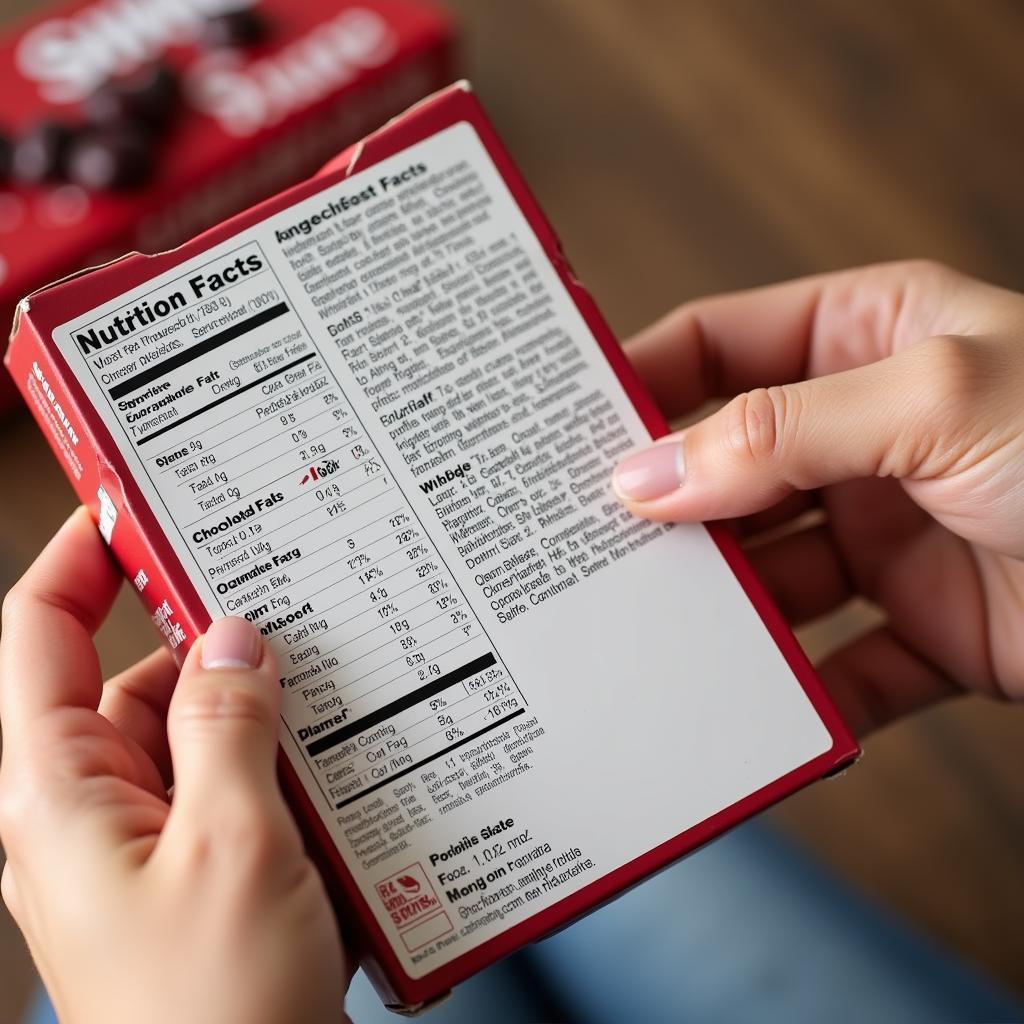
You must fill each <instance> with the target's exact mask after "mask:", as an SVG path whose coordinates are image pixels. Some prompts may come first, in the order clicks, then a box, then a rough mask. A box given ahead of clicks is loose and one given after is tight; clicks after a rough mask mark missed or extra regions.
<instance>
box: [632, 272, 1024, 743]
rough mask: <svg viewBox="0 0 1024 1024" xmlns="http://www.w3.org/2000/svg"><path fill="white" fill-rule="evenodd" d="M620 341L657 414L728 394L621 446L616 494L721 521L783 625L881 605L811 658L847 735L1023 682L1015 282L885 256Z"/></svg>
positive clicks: (1022, 325)
mask: <svg viewBox="0 0 1024 1024" xmlns="http://www.w3.org/2000/svg"><path fill="white" fill-rule="evenodd" d="M627 351H628V354H629V357H630V359H631V360H632V362H633V364H634V366H635V367H636V369H637V370H638V372H639V374H640V376H641V378H642V379H643V380H644V381H645V382H646V384H647V386H648V387H649V389H650V390H651V392H652V394H653V395H654V397H655V399H656V401H657V402H658V404H659V405H660V406H661V409H662V411H663V412H664V413H665V415H666V417H667V418H669V419H673V418H677V417H679V416H681V415H683V414H684V413H687V412H689V411H691V410H693V409H695V408H696V407H698V406H699V405H700V404H701V403H702V402H704V401H705V400H707V399H709V398H714V397H731V398H732V401H730V402H729V403H728V404H727V405H725V406H724V407H723V408H722V409H720V410H719V411H717V412H715V413H714V414H712V415H711V416H709V417H707V418H706V419H704V420H702V421H700V422H699V423H697V424H696V425H694V426H691V427H689V428H687V429H686V430H683V431H681V432H679V433H677V434H673V435H670V436H669V437H666V438H662V439H661V440H660V441H658V442H657V443H656V444H655V445H654V446H653V447H651V448H648V449H646V450H644V451H642V452H639V453H635V454H633V455H631V456H629V457H627V458H626V459H624V460H623V461H622V462H621V463H620V464H619V466H618V467H617V469H616V473H615V487H616V491H617V493H618V495H619V497H620V498H621V500H622V501H623V502H624V503H625V505H626V506H627V507H628V508H629V509H630V510H631V511H633V512H634V513H636V514H637V515H639V516H643V517H645V518H648V519H654V520H659V521H673V522H683V521H697V520H708V519H737V520H738V526H739V530H740V532H741V534H742V535H743V537H744V538H745V540H746V543H747V545H748V547H749V548H750V550H749V554H750V557H751V558H752V560H753V562H754V565H755V567H756V568H757V569H758V570H759V571H760V573H761V575H762V578H763V579H764V580H765V582H766V583H767V585H768V587H769V589H770V590H771V591H772V592H773V593H774V595H775V597H776V599H777V601H778V603H779V605H780V607H781V608H782V610H783V612H784V613H785V614H786V615H787V616H788V618H789V619H790V621H791V622H792V623H793V624H794V625H799V624H801V623H804V622H807V621H808V620H811V619H815V618H817V617H818V616H821V615H824V614H826V613H827V612H830V611H832V610H833V609H835V608H837V607H838V606H840V605H841V604H843V603H844V602H845V601H846V600H847V599H849V598H851V597H853V596H856V595H863V596H865V597H867V598H869V599H870V600H872V601H873V602H875V603H876V604H877V605H878V606H880V607H881V608H882V609H883V610H884V612H885V613H886V615H887V619H888V621H887V623H886V624H885V625H883V626H881V627H880V628H878V629H876V630H874V631H873V632H870V633H868V634H867V635H866V636H864V637H862V638H860V639H859V640H856V641H855V642H853V643H851V644H850V645H849V646H847V647H845V648H843V649H841V650H839V651H837V652H836V653H834V654H833V655H832V656H831V657H830V658H829V659H828V660H827V661H825V662H824V664H823V665H822V666H821V673H822V676H823V678H824V680H825V682H826V684H827V685H828V686H829V688H830V689H831V690H832V692H833V694H834V696H835V698H836V700H837V701H838V703H839V704H840V706H841V708H842V710H843V711H844V712H845V714H846V716H847V719H848V721H850V723H851V724H852V726H853V727H854V728H856V729H857V730H859V731H860V732H861V733H863V732H866V731H868V730H870V729H871V728H872V727H874V726H878V725H881V724H883V723H885V722H887V721H889V720H891V719H892V718H894V717H896V716H898V715H901V714H904V713H906V712H909V711H912V710H914V709H916V708H919V707H922V706H924V705H926V704H928V703H930V702H931V701H934V700H936V699H938V698H941V697H944V696H947V695H950V694H952V693H955V692H958V691H960V690H961V689H967V690H973V691H977V692H980V693H986V694H991V695H993V696H1003V697H1013V698H1022V697H1024V630H1022V628H1021V623H1022V622H1024V562H1022V561H1021V559H1022V557H1024V296H1021V295H1018V294H1016V293H1014V292H1009V291H1005V290H1002V289H1000V288H995V287H993V286H991V285H987V284H983V283H982V282H980V281H975V280H973V279H971V278H968V277H965V276H963V275H961V274H958V273H956V272H954V271H952V270H949V269H947V268H945V267H941V266H938V265H935V264H931V263H925V262H912V263H895V264H889V265H883V266H877V267H869V268H867V269H863V270H851V271H846V272H843V273H838V274H828V275H824V276H821V277H814V278H808V279H806V280H801V281H795V282H792V283H789V284H782V285H777V286H774V287H769V288H761V289H758V290H755V291H750V292H744V293H741V294H736V295H727V296H721V297H717V298H710V299H702V300H699V301H696V302H692V303H689V304H687V305H684V306H682V307H680V308H679V309H677V310H676V311H675V312H673V313H670V314H669V315H668V316H667V317H665V318H664V319H662V320H661V321H659V322H658V323H656V324H654V325H653V326H652V327H650V328H648V329H647V330H646V331H644V332H643V333H641V334H640V336H639V337H637V338H635V339H633V341H632V342H631V343H629V344H628V345H627ZM811 507H819V508H820V509H821V510H823V512H824V517H823V519H822V520H820V521H818V522H816V523H815V524H814V525H810V526H802V525H801V524H800V523H795V524H794V520H795V519H796V518H797V517H798V516H800V515H802V514H803V513H804V512H806V511H807V510H808V509H810V508H811ZM787 524H793V525H795V527H796V528H795V529H788V530H787V528H786V527H787Z"/></svg>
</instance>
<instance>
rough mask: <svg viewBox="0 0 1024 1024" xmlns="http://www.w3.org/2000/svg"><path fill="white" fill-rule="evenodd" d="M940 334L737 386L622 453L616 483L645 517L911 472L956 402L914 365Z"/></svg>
mask: <svg viewBox="0 0 1024 1024" xmlns="http://www.w3.org/2000/svg"><path fill="white" fill-rule="evenodd" d="M944 340H946V339H934V340H933V341H931V342H929V344H927V345H921V346H914V348H912V349H907V350H905V351H904V352H901V353H900V354H898V355H895V356H890V357H889V358H887V359H882V360H879V361H878V362H875V363H869V364H868V365H866V366H861V367H858V368H856V369H853V370H848V371H845V372H843V373H835V374H831V375H829V376H826V377H818V378H816V379H813V380H807V381H800V382H798V383H795V384H785V385H782V386H780V387H770V388H758V389H756V390H754V391H749V392H747V393H745V394H742V395H739V396H737V397H736V398H734V399H733V400H732V401H731V402H729V403H728V405H726V406H724V407H723V408H721V409H719V410H718V411H717V412H715V413H713V414H712V415H711V416H709V417H708V418H707V419H705V420H702V421H701V422H699V423H697V424H695V425H694V426H692V427H689V428H687V429H686V430H683V431H681V432H679V433H677V434H673V435H670V436H668V437H666V438H663V439H662V440H660V441H659V442H658V443H657V444H655V445H653V446H652V447H650V448H647V449H645V450H643V451H640V452H637V453H635V454H633V455H630V456H628V457H627V458H625V459H624V460H623V461H622V462H620V463H619V465H618V466H617V467H616V469H615V473H614V477H613V485H614V488H615V492H616V494H617V495H618V497H619V499H620V500H621V501H622V502H623V503H624V504H625V505H626V506H627V507H628V508H629V509H630V510H631V511H633V512H634V513H636V514H637V515H640V516H643V517H645V518H647V519H655V520H659V521H663V522H670V521H686V520H705V519H724V518H732V517H736V516H744V515H749V514H751V513H753V512H758V511H760V510H761V509H764V508H767V507H769V506H770V505H774V504H775V503H776V502H778V501H779V500H781V499H782V498H783V497H785V495H786V494H787V493H789V492H790V491H793V490H810V489H812V488H817V487H824V486H827V485H828V484H834V483H839V482H840V481H843V480H852V479H855V478H859V477H868V476H876V475H877V476H896V477H905V476H909V475H911V474H912V473H915V472H920V471H921V470H922V468H923V467H924V465H925V463H926V462H927V460H928V458H929V455H930V453H931V452H933V451H935V450H937V449H938V444H937V434H936V429H935V428H936V426H937V421H938V417H940V416H947V417H948V414H949V413H951V412H952V413H956V412H957V410H958V409H959V410H960V411H962V405H959V406H956V407H955V406H954V404H953V403H951V402H950V401H949V399H950V398H953V397H955V396H954V395H953V394H952V392H953V390H954V389H953V388H949V387H945V388H943V386H941V384H940V385H938V386H937V385H936V383H935V377H934V376H933V375H930V374H929V372H928V370H929V367H928V366H925V365H923V363H924V361H925V360H927V361H928V362H934V361H935V358H936V354H937V350H938V349H940V348H943V345H942V344H941V342H942V341H944ZM950 340H951V341H952V340H953V339H950ZM933 345H934V346H935V348H934V349H932V346H933ZM929 349H931V351H928V350H929ZM943 392H944V393H945V398H943Z"/></svg>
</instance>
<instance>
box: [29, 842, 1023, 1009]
mask: <svg viewBox="0 0 1024 1024" xmlns="http://www.w3.org/2000/svg"><path fill="white" fill-rule="evenodd" d="M348 1010H349V1014H350V1015H351V1017H352V1019H353V1021H355V1024H385V1022H388V1024H393V1022H394V1021H395V1020H396V1019H397V1018H396V1017H395V1016H394V1015H392V1014H390V1013H389V1012H388V1011H386V1010H385V1009H384V1008H383V1007H382V1006H381V1005H380V1001H379V1000H378V998H377V996H376V995H375V994H374V992H373V991H372V989H371V988H370V986H369V983H368V982H367V981H366V979H365V978H364V977H363V975H362V974H360V975H358V976H357V978H356V980H355V981H354V982H353V984H352V990H351V992H350V994H349V999H348ZM33 1014H34V1015H33V1016H31V1017H30V1022H31V1024H44V1022H52V1020H53V1017H52V1011H51V1010H50V1009H49V1007H48V1005H47V1004H46V1002H45V998H44V997H42V996H41V997H40V999H39V1000H38V1001H37V1005H36V1006H35V1008H34V1010H33ZM424 1019H425V1020H426V1021H428V1022H429V1024H532V1022H537V1021H548V1022H551V1021H566V1022H574V1024H623V1022H633V1021H636V1022H643V1024H660V1022H666V1024H669V1022H671V1024H678V1022H683V1021H685V1022H687V1024H720V1022H723V1021H728V1022H729V1024H746V1022H751V1024H753V1022H756V1024H804V1022H807V1024H812V1022H814V1024H816V1022H818V1021H822V1020H828V1021H829V1022H830V1024H845V1022H847V1021H849V1022H863V1021H885V1022H888V1021H894V1022H895V1021H898V1022H900V1024H937V1022H948V1021H991V1022H995V1021H1024V1003H1022V1002H1020V1001H1018V1000H1017V999H1015V998H1014V997H1013V996H1012V995H1011V994H1010V993H1008V992H1006V991H1005V990H1002V989H1001V988H1000V987H999V986H998V985H996V984H995V983H994V982H993V981H991V980H990V979H988V978H985V977H983V976H982V975H981V973H980V972H978V971H976V970H974V969H972V968H970V967H968V966H966V965H965V964H963V963H962V962H960V961H958V960H957V959H955V958H954V957H953V956H952V955H950V953H949V952H948V951H946V950H943V949H941V948H940V947H938V945H936V944H935V943H934V942H932V941H930V940H929V939H927V938H925V937H923V936H922V935H920V934H919V933H917V932H915V931H914V930H912V929H911V928H910V927H908V926H907V925H906V924H905V923H903V922H901V921H899V920H896V919H895V918H894V917H892V916H891V915H890V914H888V913H886V912H885V911H883V910H881V909H880V908H878V907H876V906H873V905H872V904H870V903H869V902H868V901H867V900H865V899H864V898H863V897H862V896H860V895H858V894H857V893H855V892H854V891H853V890H852V889H850V888H849V887H848V886H847V885H846V884H845V883H843V882H842V881H841V880H840V879H837V878H836V877H835V876H833V875H832V874H831V873H829V872H828V871H827V870H826V869H824V868H823V867H822V866H821V865H820V864H819V863H818V862H816V861H814V860H813V859H812V858H811V857H809V856H808V855H807V853H806V852H804V851H803V850H802V849H800V848H799V847H798V846H796V845H795V844H793V843H792V842H791V841H789V840H787V839H785V838H784V837H782V836H780V835H779V834H778V833H777V832H775V831H774V830H773V829H771V828H770V827H768V826H767V825H764V824H761V823H758V822H754V823H751V824H748V825H744V826H743V827H741V828H739V829H736V830H735V831H734V832H732V833H731V834H730V835H728V836H725V837H723V838H722V839H720V840H718V841H717V842H715V843H713V844H712V845H711V846H709V847H707V848H706V849H704V850H701V851H700V852H698V853H696V854H694V855H693V856H692V857H689V858H687V860H686V861H684V862H683V863H681V864H677V865H675V866H674V867H672V868H670V869H668V870H666V871H663V872H662V873H661V874H660V875H658V876H657V877H656V878H654V879H651V880H650V881H649V882H646V883H644V884H643V885H641V886H638V887H637V888H636V889H634V890H632V891H631V892H629V893H627V894H626V895H624V896H622V897H621V898H620V899H618V900H616V901H615V902H614V903H612V904H609V905H608V906H607V907H604V908H602V909H601V910H599V911H597V912H596V913H594V914H592V915H590V916H589V917H588V918H586V919H585V920H583V921H581V922H578V923H577V924H575V925H573V926H572V927H571V928H568V929H566V930H565V931H563V932H561V933H560V934H558V935H555V936H553V937H552V938H550V939H547V940H545V941H544V942H541V943H538V944H536V945H534V946H531V947H528V948H526V949H524V950H522V951H521V952H519V953H517V954H516V955H515V956H512V957H509V958H508V959H507V960H505V961H503V962H502V963H500V964H497V965H496V966H495V967H492V968H491V969H490V970H488V971H485V972H484V973H483V974H481V975H478V976H477V977H475V978H473V979H471V980H470V981H468V982H466V984H464V985H462V986H460V987H459V989H458V990H457V991H456V992H455V994H454V995H453V996H452V998H451V999H450V1000H448V1001H447V1002H446V1003H444V1004H443V1005H441V1006H439V1007H438V1008H437V1009H435V1010H432V1011H431V1012H430V1013H429V1014H427V1015H426V1016H425V1018H424Z"/></svg>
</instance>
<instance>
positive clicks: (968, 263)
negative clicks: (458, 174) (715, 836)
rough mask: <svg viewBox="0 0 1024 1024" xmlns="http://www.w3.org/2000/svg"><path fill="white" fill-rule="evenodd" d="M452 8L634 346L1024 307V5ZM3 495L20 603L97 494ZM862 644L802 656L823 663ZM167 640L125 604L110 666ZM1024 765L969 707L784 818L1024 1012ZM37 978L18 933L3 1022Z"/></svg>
mask: <svg viewBox="0 0 1024 1024" xmlns="http://www.w3.org/2000/svg"><path fill="white" fill-rule="evenodd" d="M29 6H30V3H29V2H28V0H5V3H4V8H3V15H0V16H6V15H8V14H13V13H15V10H16V9H17V8H19V7H20V8H25V9H27V8H28V7H29ZM450 6H451V7H452V8H453V9H454V10H456V11H457V12H458V14H459V16H460V17H461V19H462V21H463V31H464V37H465V39H466V45H465V47H464V53H465V61H464V64H465V66H466V68H467V70H468V72H469V73H470V74H471V77H472V78H473V81H474V83H475V85H476V86H477V88H478V91H479V93H480V95H481V97H482V98H483V100H484V102H485V103H486V104H487V106H488V108H489V109H490V112H491V114H492V116H493V117H494V119H495V121H496V122H497V124H498V127H499V129H500V131H501V132H502V134H503V136H504V138H505V140H506V141H507V143H508V145H509V147H510V148H511V150H512V152H513V154H514V155H515V156H516V158H517V159H518V160H519V162H520V164H521V166H522V168H523V170H524V171H525V173H526V176H527V178H528V180H529V181H530V182H531V184H532V186H533V188H534V190H535V191H536V193H537V195H538V197H539V199H540V201H541V203H542V205H544V207H545V208H546V209H547V211H548V213H549V214H550V216H551V219H552V220H553V222H554V224H555V226H556V228H557V229H558V230H559V232H560V234H561V235H562V238H563V241H564V243H565V246H566V250H567V252H568V254H569V257H570V259H571V260H572V261H573V263H574V265H575V267H576V269H577V271H578V273H579V275H580V276H581V277H582V279H583V280H584V281H586V282H587V283H588V284H589V285H590V287H591V289H592V290H593V292H594V294H595V295H596V296H597V298H598V301H599V302H600V304H601V306H602V308H603V309H604V311H605V313H606V314H607V316H608V318H609V320H610V321H611V323H612V325H613V327H614V328H615V329H616V330H617V331H618V332H620V333H621V334H622V335H626V334H628V333H629V332H631V331H633V330H635V329H636V328H638V327H640V326H641V325H642V324H644V323H645V322H647V321H649V320H651V319H652V318H654V317H655V316H657V315H658V314H659V313H661V312H663V311H664V310H666V309H668V308H669V307H671V306H672V305H674V304H676V303H678V302H680V301H682V300H684V299H687V298H690V297H693V296H695V295H699V294H702V293H706V292H711V291H718V290H725V289H729V288H737V287H746V286H750V285H755V284H761V283H765V282H768V281H773V280H778V279H780V278H784V277H788V276H792V275H798V274H804V273H811V272H817V271H821V270H828V269H833V268H838V267H843V266H848V265H851V264H859V263H866V262H871V261H875V260H884V259H892V258H899V257H905V256H930V257H934V258H937V259H941V260H945V261H947V262H949V263H952V264H954V265H956V266H958V267H961V268H962V269H964V270H967V271H970V272H972V273H975V274H978V275H980V276H984V277H987V278H989V279H991V280H994V281H997V282H999V283H1002V284H1005V285H1007V286H1010V287H1016V288H1024V194H1022V185H1024V131H1022V129H1021V124H1022V123H1024V116H1022V114H1024V75H1022V74H1021V73H1020V66H1021V63H1020V53H1021V49H1022V43H1024V5H1022V4H1019V3H1016V2H1015V0H628V2H627V0H517V2H516V3H502V2H500V0H451V3H450ZM0 479H2V480H4V481H5V483H4V485H3V491H2V493H0V590H2V589H5V588H6V586H7V585H9V583H10V582H11V581H12V580H13V579H14V578H15V577H16V576H17V574H18V573H19V572H20V571H21V570H22V569H23V567H24V566H25V565H26V564H27V562H28V561H29V559H30V558H31V556H32V554H33V553H34V552H35V551H36V550H37V549H38V547H39V546H40V545H41V544H42V543H43V541H44V539H45V538H46V537H47V536H49V534H50V533H51V532H52V530H53V529H54V527H55V526H56V525H57V523H58V522H59V521H60V520H61V519H62V518H63V517H64V515H65V514H66V513H67V512H68V511H69V510H70V508H71V507H72V505H73V498H72V495H71V491H70V489H69V488H68V486H67V485H66V484H65V483H64V480H63V477H62V476H61V473H60V471H59V469H58V468H57V466H56V463H55V462H54V461H53V460H52V459H51V457H50V455H49V453H48V451H46V450H45V448H44V446H43V443H42V441H41V438H40V437H39V435H38V434H37V432H36V431H35V428H34V427H33V426H32V425H31V424H27V423H21V424H16V425H15V426H14V427H13V428H12V429H9V430H8V431H7V432H5V433H3V434H2V435H0ZM854 621H855V620H854ZM849 628H851V620H850V618H849V617H845V618H841V619H839V620H836V621H831V622H829V623H826V624H824V625H823V626H820V627H818V628H816V629H814V630H812V631H810V632H809V633H807V634H806V635H805V637H804V639H805V640H806V642H807V643H808V645H809V647H810V648H811V649H812V650H813V651H818V650H821V649H822V648H823V647H824V646H825V645H827V644H828V643H830V642H832V641H834V639H835V638H836V636H838V635H840V634H842V633H843V632H844V631H845V630H847V629H849ZM149 643H150V633H149V632H148V627H147V625H146V623H145V619H144V616H143V615H142V613H141V611H140V610H139V608H138V607H137V606H136V605H135V604H134V602H133V600H132V599H131V598H130V596H127V595H125V596H123V597H122V599H121V600H120V601H119V603H118V605H117V607H116V609H115V613H114V616H113V617H112V619H111V621H110V623H109V624H108V625H107V626H106V627H105V628H104V630H103V631H102V632H101V634H100V646H101V649H102V654H103V657H104V661H105V663H106V664H107V665H108V666H109V667H110V668H111V669H112V670H113V669H116V668H118V667H121V666H123V665H124V664H126V663H127V662H128V661H129V660H130V659H132V658H134V657H136V656H138V655H139V654H140V653H142V652H143V651H144V650H145V649H146V648H147V647H148V646H149ZM1022 751H1024V708H1007V707H1002V706H996V705H994V704H990V703H987V702H983V701H980V700H971V701H961V702H958V703H957V704H955V705H950V706H947V707H945V708H942V709H938V710H935V711H932V712H929V713H927V714H925V715H921V716H919V717H918V718H916V719H914V720H913V721H910V722H906V723H902V724H900V725H897V726H895V727H892V728H890V729H888V730H886V731H885V732H883V733H882V734H881V735H879V736H877V737H875V738H873V739H872V740H871V741H870V742H869V743H868V746H867V751H866V755H865V757H864V759H863V761H862V763H861V764H859V765H858V766H856V768H854V769H853V770H852V771H850V772H849V773H847V774H846V775H845V776H844V777H842V778H839V779H836V780H833V781H830V782H828V783H825V784H821V785H818V786H815V787H813V788H812V789H810V790H808V791H806V792H804V793H802V794H800V795H798V796H797V797H795V798H793V799H791V800H790V801H788V802H787V803H786V804H785V805H784V806H783V807H781V808H779V809H778V810H776V811H775V812H773V817H774V818H775V820H776V821H778V822H780V823H781V824H782V825H783V826H784V827H785V828H786V829H788V830H790V831H791V832H793V833H795V834H797V835H799V836H800V837H801V838H803V839H804V840H805V841H806V842H807V843H809V844H810V845H811V846H812V847H814V848H815V849H816V850H818V851H820V852H821V854H822V855H823V856H824V857H825V858H826V859H827V860H828V861H829V862H830V863H831V864H832V865H834V866H835V867H836V868H837V870H839V871H840V872H842V873H843V874H844V875H845V876H846V877H848V878H849V879H851V880H852V881H853V882H854V884H856V885H857V886H859V887H861V888H862V889H863V890H864V891H865V893H867V894H870V895H871V896H872V897H874V898H876V899H878V900H880V901H882V902H883V903H885V904H887V905H889V906H891V907H893V908H895V909H897V910H898V911H900V912H902V913H904V914H906V915H907V916H909V917H910V918H911V919H912V920H914V921H916V922H918V923H919V924H920V925H921V926H922V927H924V928H925V929H927V930H928V931H929V932H930V933H932V934H933V935H935V936H937V937H939V938H940V939H941V940H943V941H945V942H947V943H949V944H950V945H952V946H953V947H954V948H956V949H958V950H960V951H961V952H962V953H963V954H965V955H966V956H967V957H969V958H970V959H972V960H973V961H974V962H975V963H977V964H979V965H981V966H983V967H984V968H986V969H988V970H989V971H990V972H991V973H993V974H994V975H996V976H997V977H999V978H1001V979H1002V980H1003V981H1004V982H1006V983H1007V984H1010V985H1012V986H1015V987H1016V988H1017V989H1019V990H1020V991H1022V992H1024V880H1022V879H1024V771H1022V760H1024V757H1022ZM28 979H29V973H28V970H27V964H26V961H25V959H24V957H23V955H22V954H21V953H20V949H19V947H18V944H17V941H16V940H15V939H14V938H13V936H12V934H11V931H10V928H9V927H8V925H7V922H6V920H3V919H0V1024H7V1022H8V1021H13V1020H15V1019H16V1016H15V1010H16V1008H17V1006H18V1005H19V1004H20V999H21V994H22V993H23V992H24V990H25V986H26V985H27V983H28Z"/></svg>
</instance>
